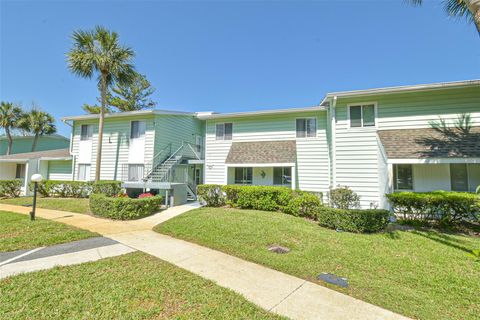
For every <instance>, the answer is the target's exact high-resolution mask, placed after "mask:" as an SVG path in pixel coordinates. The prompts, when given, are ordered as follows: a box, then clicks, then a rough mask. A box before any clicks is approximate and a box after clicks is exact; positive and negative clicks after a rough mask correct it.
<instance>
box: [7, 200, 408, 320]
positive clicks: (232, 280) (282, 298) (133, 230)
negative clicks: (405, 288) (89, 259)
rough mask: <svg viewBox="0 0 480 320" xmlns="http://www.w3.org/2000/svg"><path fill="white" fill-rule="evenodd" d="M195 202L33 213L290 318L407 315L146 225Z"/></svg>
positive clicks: (189, 207) (13, 207)
mask: <svg viewBox="0 0 480 320" xmlns="http://www.w3.org/2000/svg"><path fill="white" fill-rule="evenodd" d="M196 206H198V205H196V204H189V205H184V206H178V207H174V208H170V209H167V210H165V211H163V212H161V213H159V214H156V215H154V216H151V217H148V218H144V219H141V220H137V221H126V222H122V221H109V220H105V219H99V218H95V217H91V216H88V215H83V214H74V213H66V212H61V211H54V210H46V209H37V210H38V211H37V214H38V216H39V217H43V218H47V219H54V220H57V221H61V222H64V223H67V224H71V225H73V226H76V227H79V228H82V229H87V230H91V231H94V232H98V233H100V234H103V235H104V236H106V237H108V238H111V239H114V240H116V241H118V242H120V243H123V244H124V245H126V246H128V247H131V248H134V249H136V250H140V251H143V252H145V253H148V254H151V255H153V256H155V257H158V258H160V259H162V260H165V261H168V262H170V263H172V264H174V265H176V266H178V267H181V268H183V269H186V270H188V271H190V272H192V273H194V274H197V275H200V276H202V277H204V278H207V279H210V280H213V281H214V282H216V283H218V284H219V285H221V286H223V287H226V288H230V289H232V290H234V291H235V292H238V293H240V294H242V295H243V296H244V297H245V298H247V299H248V300H250V301H252V302H253V303H255V304H257V305H258V306H260V307H262V308H264V309H266V310H269V311H272V312H276V313H278V314H280V315H283V316H287V317H289V318H292V319H332V320H335V319H407V318H405V317H403V316H401V315H398V314H395V313H393V312H391V311H388V310H385V309H382V308H380V307H377V306H374V305H371V304H369V303H366V302H364V301H361V300H358V299H355V298H352V297H350V296H347V295H344V294H342V293H339V292H336V291H334V290H331V289H328V288H326V287H322V286H320V285H317V284H315V283H312V282H308V281H305V280H303V279H300V278H297V277H293V276H291V275H288V274H285V273H282V272H279V271H275V270H272V269H269V268H266V267H264V266H261V265H258V264H255V263H251V262H248V261H245V260H242V259H239V258H236V257H233V256H230V255H227V254H225V253H222V252H219V251H216V250H212V249H209V248H206V247H202V246H199V245H196V244H193V243H190V242H186V241H183V240H179V239H175V238H172V237H169V236H165V235H161V234H158V233H156V232H154V231H152V230H151V228H152V227H153V226H154V225H156V224H157V223H158V222H159V221H161V222H163V221H166V220H168V218H169V217H173V216H177V215H179V214H181V213H183V212H186V211H188V210H191V209H193V208H195V207H196ZM0 210H6V211H14V212H22V213H26V214H27V213H28V211H29V208H23V207H18V206H10V205H4V204H0ZM161 215H164V216H163V217H162V216H161Z"/></svg>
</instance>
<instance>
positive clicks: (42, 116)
mask: <svg viewBox="0 0 480 320" xmlns="http://www.w3.org/2000/svg"><path fill="white" fill-rule="evenodd" d="M18 123H19V128H21V129H23V130H25V131H26V132H28V133H30V134H32V135H33V136H34V138H33V143H32V152H33V151H35V148H36V147H37V143H38V138H39V137H40V136H43V135H46V134H53V133H55V132H57V128H56V127H55V119H54V118H53V116H52V115H50V114H49V113H47V112H44V111H40V110H38V109H32V110H31V111H30V112H28V113H25V114H24V115H23V116H22V117H21V118H20V120H19V121H18Z"/></svg>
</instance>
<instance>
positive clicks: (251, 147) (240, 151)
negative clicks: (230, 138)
mask: <svg viewBox="0 0 480 320" xmlns="http://www.w3.org/2000/svg"><path fill="white" fill-rule="evenodd" d="M296 159H297V145H296V143H295V141H294V140H287V141H255V142H233V143H232V146H231V148H230V152H229V153H228V156H227V160H226V163H245V164H249V163H250V164H253V163H293V162H296Z"/></svg>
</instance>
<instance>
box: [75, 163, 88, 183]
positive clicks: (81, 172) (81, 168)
mask: <svg viewBox="0 0 480 320" xmlns="http://www.w3.org/2000/svg"><path fill="white" fill-rule="evenodd" d="M78 180H80V181H87V180H90V165H89V164H79V165H78Z"/></svg>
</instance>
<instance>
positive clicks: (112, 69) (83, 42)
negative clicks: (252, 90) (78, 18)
mask: <svg viewBox="0 0 480 320" xmlns="http://www.w3.org/2000/svg"><path fill="white" fill-rule="evenodd" d="M72 39H73V42H74V43H73V47H72V49H71V50H70V52H68V54H67V57H68V68H69V69H70V71H71V72H72V73H74V74H76V75H78V76H80V77H83V78H89V79H90V78H92V76H93V75H97V81H98V87H99V90H100V102H101V105H100V115H99V121H98V147H97V161H96V169H95V180H96V181H98V180H100V164H101V159H102V141H103V122H104V117H105V109H106V107H107V104H108V102H107V93H108V88H109V87H110V86H112V85H113V84H116V83H122V84H129V83H132V81H133V79H134V78H135V74H136V72H135V69H134V67H133V65H132V64H131V61H132V59H133V57H134V56H135V54H134V52H133V50H132V49H131V48H129V47H126V46H123V45H120V44H119V42H118V34H117V33H116V32H111V31H108V30H107V29H105V28H103V27H100V26H97V27H95V29H94V30H92V31H82V30H78V31H75V32H73V35H72Z"/></svg>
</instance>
